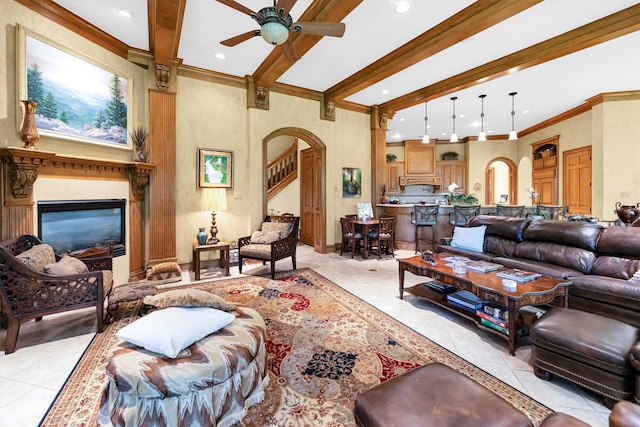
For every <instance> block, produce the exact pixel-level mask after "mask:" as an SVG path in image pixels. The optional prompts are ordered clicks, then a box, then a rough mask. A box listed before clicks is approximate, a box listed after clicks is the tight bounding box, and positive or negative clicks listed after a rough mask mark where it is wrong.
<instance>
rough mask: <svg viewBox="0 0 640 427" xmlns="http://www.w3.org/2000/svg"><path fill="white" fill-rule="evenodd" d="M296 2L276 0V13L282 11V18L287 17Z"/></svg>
mask: <svg viewBox="0 0 640 427" xmlns="http://www.w3.org/2000/svg"><path fill="white" fill-rule="evenodd" d="M296 1H298V0H278V3H277V4H276V11H279V10H280V9H284V16H287V15H288V14H289V12H290V11H291V8H292V7H293V6H294V5H295V4H296Z"/></svg>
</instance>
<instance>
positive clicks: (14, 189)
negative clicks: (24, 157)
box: [8, 163, 38, 199]
mask: <svg viewBox="0 0 640 427" xmlns="http://www.w3.org/2000/svg"><path fill="white" fill-rule="evenodd" d="M8 175H9V183H8V184H9V187H10V189H11V195H12V196H13V197H14V198H16V199H24V198H28V197H30V196H31V193H33V183H34V182H36V179H38V166H34V165H25V164H18V163H9V171H8Z"/></svg>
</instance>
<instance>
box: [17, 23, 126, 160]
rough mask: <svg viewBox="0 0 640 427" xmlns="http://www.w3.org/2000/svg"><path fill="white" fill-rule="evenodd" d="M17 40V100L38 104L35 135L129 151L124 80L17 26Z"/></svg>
mask: <svg viewBox="0 0 640 427" xmlns="http://www.w3.org/2000/svg"><path fill="white" fill-rule="evenodd" d="M16 39H17V46H16V56H17V58H16V64H17V70H16V72H17V81H18V100H29V101H35V102H37V105H36V109H35V121H36V126H37V128H38V133H39V134H40V135H46V136H52V137H56V138H63V139H70V140H75V141H82V142H91V143H97V144H102V145H110V146H115V147H122V148H127V149H131V143H130V142H129V138H128V137H127V135H128V129H129V125H130V123H131V122H132V117H131V116H132V112H131V108H129V104H130V102H131V85H132V82H131V80H132V79H131V78H130V77H129V76H126V75H122V74H121V73H119V72H117V71H116V70H113V69H110V68H109V67H108V66H106V65H104V64H99V63H97V62H96V61H93V60H91V59H90V58H87V57H83V56H80V54H79V53H77V52H73V51H71V50H70V49H68V48H66V47H65V46H63V45H62V44H59V43H55V42H53V41H51V40H48V39H46V38H44V37H42V36H40V35H38V34H35V33H33V32H31V31H29V30H27V29H25V28H24V27H22V26H20V25H18V26H17V30H16ZM16 116H17V118H18V130H19V129H20V124H21V123H20V122H21V121H22V114H21V113H19V114H16Z"/></svg>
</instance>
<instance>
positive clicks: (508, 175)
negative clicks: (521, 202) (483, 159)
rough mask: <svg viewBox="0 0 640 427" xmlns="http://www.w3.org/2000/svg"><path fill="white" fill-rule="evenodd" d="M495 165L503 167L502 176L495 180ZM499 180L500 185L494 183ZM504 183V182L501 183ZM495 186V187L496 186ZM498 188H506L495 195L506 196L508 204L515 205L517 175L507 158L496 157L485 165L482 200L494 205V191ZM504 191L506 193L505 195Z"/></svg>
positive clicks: (514, 167)
mask: <svg viewBox="0 0 640 427" xmlns="http://www.w3.org/2000/svg"><path fill="white" fill-rule="evenodd" d="M496 163H497V165H500V164H503V165H504V169H505V171H504V176H503V177H501V176H498V177H497V178H496V174H495V169H496ZM498 179H499V180H500V181H501V182H500V183H496V181H497V180H498ZM502 181H506V182H502ZM496 184H497V185H496ZM496 187H498V188H507V190H502V191H501V192H500V193H496V194H500V195H502V194H507V195H508V196H509V197H508V203H509V204H511V205H513V204H517V199H516V195H517V193H516V189H517V188H518V174H517V167H516V164H515V163H514V162H513V160H511V159H509V158H507V157H496V158H494V159H492V160H491V161H489V162H488V163H487V167H486V168H485V185H484V188H485V196H484V200H485V203H486V204H491V205H492V204H494V203H495V202H496V198H497V197H496V194H494V191H495V190H494V189H495V188H496ZM505 191H506V193H505Z"/></svg>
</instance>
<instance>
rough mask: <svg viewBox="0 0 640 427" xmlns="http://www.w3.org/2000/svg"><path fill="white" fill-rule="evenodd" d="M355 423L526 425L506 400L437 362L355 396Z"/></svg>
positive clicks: (378, 426) (376, 426)
mask: <svg viewBox="0 0 640 427" xmlns="http://www.w3.org/2000/svg"><path fill="white" fill-rule="evenodd" d="M354 416H355V420H356V423H357V424H358V425H359V426H360V427H382V426H384V427H393V426H441V427H461V426H492V427H500V426H504V427H507V426H508V427H518V426H523V427H524V426H531V425H532V424H531V421H529V419H528V418H527V417H526V416H525V415H524V414H522V413H521V412H520V411H518V410H517V409H516V408H515V407H513V406H512V405H511V404H510V403H508V402H507V401H506V400H504V399H502V398H501V397H499V396H498V395H496V394H494V393H493V392H491V391H490V390H487V389H486V388H484V387H482V386H481V385H480V384H478V383H476V382H475V381H473V380H472V379H470V378H468V377H466V376H465V375H463V374H461V373H459V372H457V371H455V370H453V369H451V368H449V367H448V366H446V365H443V364H440V363H430V364H428V365H423V366H420V367H418V368H416V369H414V370H412V371H409V372H407V373H405V374H402V375H399V376H397V377H394V378H392V379H390V380H388V381H385V382H384V383H382V384H380V385H378V386H375V387H373V388H372V389H370V390H368V391H366V392H364V393H362V394H361V395H359V396H358V397H357V398H356V402H355V408H354Z"/></svg>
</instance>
